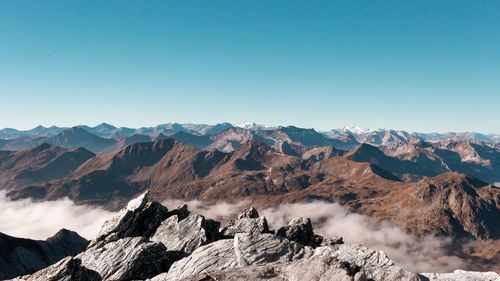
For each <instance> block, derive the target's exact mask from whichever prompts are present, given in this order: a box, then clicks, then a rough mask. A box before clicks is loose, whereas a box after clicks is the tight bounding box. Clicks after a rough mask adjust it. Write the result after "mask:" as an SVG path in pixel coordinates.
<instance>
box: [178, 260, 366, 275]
mask: <svg viewBox="0 0 500 281" xmlns="http://www.w3.org/2000/svg"><path fill="white" fill-rule="evenodd" d="M333 259H334V258H332V257H314V258H311V259H307V260H300V261H297V262H291V263H268V264H262V265H253V266H246V267H239V268H231V269H225V270H220V271H213V272H204V273H202V274H198V275H194V276H189V277H186V278H184V279H181V280H182V281H209V280H212V281H215V280H217V281H243V280H262V281H264V280H265V281H296V280H307V281H330V280H335V281H352V280H357V281H365V280H364V279H360V278H359V277H358V276H361V274H359V273H358V276H357V279H355V277H353V276H351V275H350V273H349V270H348V269H346V268H345V267H343V265H342V264H341V263H338V262H337V261H334V260H333Z"/></svg>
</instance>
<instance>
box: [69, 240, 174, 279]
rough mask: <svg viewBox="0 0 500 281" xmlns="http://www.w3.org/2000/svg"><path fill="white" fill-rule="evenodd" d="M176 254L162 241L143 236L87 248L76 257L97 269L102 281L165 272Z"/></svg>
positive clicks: (88, 266) (82, 263)
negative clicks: (169, 250)
mask: <svg viewBox="0 0 500 281" xmlns="http://www.w3.org/2000/svg"><path fill="white" fill-rule="evenodd" d="M176 255H177V253H169V252H167V249H166V248H165V246H164V245H163V244H162V243H157V242H151V241H147V239H146V238H144V237H127V238H123V239H120V240H118V241H115V242H110V243H107V244H105V245H103V246H102V247H101V248H96V247H94V248H90V249H88V250H87V251H85V252H83V253H81V254H79V255H77V256H76V258H77V259H80V260H81V265H82V266H84V267H85V268H88V269H90V270H93V271H95V272H98V273H99V275H100V276H101V278H102V279H103V280H138V279H146V278H151V277H153V276H155V275H158V274H160V273H162V272H164V271H167V270H168V268H169V267H170V265H171V264H172V263H173V261H174V259H175V258H176Z"/></svg>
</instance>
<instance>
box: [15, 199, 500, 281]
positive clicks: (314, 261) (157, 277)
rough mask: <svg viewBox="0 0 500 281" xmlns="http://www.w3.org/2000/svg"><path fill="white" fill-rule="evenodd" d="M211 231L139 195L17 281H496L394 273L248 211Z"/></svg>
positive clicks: (384, 261) (376, 257)
mask: <svg viewBox="0 0 500 281" xmlns="http://www.w3.org/2000/svg"><path fill="white" fill-rule="evenodd" d="M219 226H220V224H219V222H215V221H212V220H209V219H205V218H204V217H203V216H202V215H190V213H189V211H188V210H187V207H186V206H181V207H180V208H178V209H176V210H173V211H170V212H168V211H167V209H166V208H165V207H163V206H162V205H161V204H160V203H158V202H149V201H148V193H145V194H143V195H141V196H139V197H138V198H136V199H134V200H132V201H130V202H129V204H128V205H127V206H126V207H125V208H124V209H122V210H121V211H120V212H119V214H117V215H116V216H115V217H114V218H112V219H110V220H109V221H107V222H106V223H105V224H104V225H103V228H102V229H101V231H100V233H99V236H98V238H97V239H96V240H94V241H93V243H92V245H90V246H89V247H88V248H87V250H86V251H85V252H82V253H80V254H78V255H76V256H74V257H67V258H64V259H62V260H61V261H59V262H58V263H56V264H54V265H51V266H49V267H47V268H45V269H43V270H41V271H38V272H36V273H34V274H31V275H27V276H22V277H19V278H18V279H17V280H30V281H31V280H41V281H45V280H50V281H70V280H74V281H83V280H91V281H93V280H145V279H147V280H153V281H177V280H192V281H193V280H197V281H202V280H218V281H221V280H226V281H228V280H280V281H284V280H290V281H291V280H317V281H319V280H325V281H326V280H346V281H347V280H352V281H396V280H402V281H419V280H422V281H424V280H443V281H447V280H451V279H450V278H453V276H457V278H458V279H457V280H469V279H463V278H465V277H463V276H466V277H467V278H472V279H470V280H496V279H491V278H496V277H497V276H495V274H494V273H484V274H483V273H481V274H480V275H477V274H476V273H464V272H455V273H451V275H447V274H423V275H419V274H417V273H414V272H410V271H407V270H404V269H402V268H399V267H398V266H396V265H395V264H394V262H393V261H392V260H391V259H390V258H389V257H388V256H387V255H386V254H385V253H384V252H382V251H376V250H371V249H368V248H365V247H362V246H360V245H352V244H343V241H342V238H339V237H334V238H323V237H321V236H319V235H316V234H314V231H313V228H312V223H311V221H310V219H307V218H296V219H293V220H292V221H291V222H290V223H289V224H288V225H286V226H284V227H282V228H280V229H279V231H278V235H276V234H274V233H269V228H268V226H267V221H266V220H265V218H263V217H259V214H258V212H257V210H255V208H249V209H246V210H244V211H243V212H242V213H241V214H240V215H239V216H238V217H237V219H235V220H233V221H232V222H230V223H229V224H228V225H226V227H224V228H223V229H221V230H220V231H219ZM264 226H265V227H264ZM223 233H225V235H223ZM228 234H231V235H228ZM477 276H479V277H477ZM483 277H484V278H483ZM460 278H462V279H460ZM474 278H476V279H474ZM477 278H479V279H477ZM488 278H490V279H488Z"/></svg>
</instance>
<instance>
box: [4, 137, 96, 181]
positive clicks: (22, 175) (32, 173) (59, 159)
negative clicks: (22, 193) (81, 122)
mask: <svg viewBox="0 0 500 281" xmlns="http://www.w3.org/2000/svg"><path fill="white" fill-rule="evenodd" d="M93 156H95V154H94V153H92V152H90V151H88V150H86V149H84V148H77V149H65V148H60V147H55V146H51V145H49V144H42V145H40V146H38V147H35V148H33V149H27V150H22V151H2V152H1V153H0V189H16V188H20V187H23V186H27V185H35V184H41V183H45V182H49V181H52V180H55V179H60V178H64V177H66V176H67V175H69V174H70V173H71V172H73V171H74V170H75V169H76V168H78V167H79V166H80V165H81V164H82V163H84V162H85V161H87V160H88V159H90V158H92V157H93Z"/></svg>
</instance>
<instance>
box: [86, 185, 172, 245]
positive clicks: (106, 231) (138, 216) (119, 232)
mask: <svg viewBox="0 0 500 281" xmlns="http://www.w3.org/2000/svg"><path fill="white" fill-rule="evenodd" d="M148 195H149V192H148V191H147V192H145V193H143V194H142V195H141V196H139V197H137V198H135V199H133V200H131V201H130V202H129V203H128V204H127V206H126V207H125V208H123V209H121V210H120V212H119V213H118V214H117V215H115V216H114V217H113V218H111V219H109V220H108V221H106V222H105V223H104V225H103V226H102V228H101V230H100V231H99V234H98V235H97V238H96V239H95V240H93V241H92V242H91V243H90V245H89V246H88V247H89V248H92V247H101V246H103V245H104V244H106V243H108V242H112V241H116V240H118V239H120V238H124V237H137V236H144V237H149V236H151V235H152V234H153V233H154V232H155V231H156V228H157V227H158V226H159V225H160V224H161V222H162V221H163V220H164V219H166V218H167V216H168V210H167V208H166V207H164V206H162V205H161V204H160V203H158V202H156V201H153V202H148Z"/></svg>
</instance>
